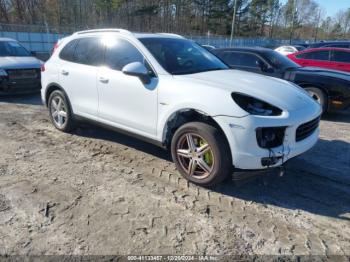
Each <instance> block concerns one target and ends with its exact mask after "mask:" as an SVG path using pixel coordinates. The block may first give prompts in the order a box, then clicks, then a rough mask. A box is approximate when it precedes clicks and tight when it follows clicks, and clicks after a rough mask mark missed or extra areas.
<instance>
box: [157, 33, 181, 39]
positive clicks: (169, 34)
mask: <svg viewBox="0 0 350 262" xmlns="http://www.w3.org/2000/svg"><path fill="white" fill-rule="evenodd" d="M157 34H158V35H165V36H166V35H168V36H174V37H178V38H185V37H183V36H182V35H177V34H171V33H157Z"/></svg>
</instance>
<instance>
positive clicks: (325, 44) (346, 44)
mask: <svg viewBox="0 0 350 262" xmlns="http://www.w3.org/2000/svg"><path fill="white" fill-rule="evenodd" d="M320 47H336V48H350V41H327V42H318V43H314V44H310V45H308V48H320Z"/></svg>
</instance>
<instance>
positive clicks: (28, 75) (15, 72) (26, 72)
mask: <svg viewBox="0 0 350 262" xmlns="http://www.w3.org/2000/svg"><path fill="white" fill-rule="evenodd" d="M7 74H8V77H9V80H15V79H33V78H39V77H40V70H39V69H9V70H7Z"/></svg>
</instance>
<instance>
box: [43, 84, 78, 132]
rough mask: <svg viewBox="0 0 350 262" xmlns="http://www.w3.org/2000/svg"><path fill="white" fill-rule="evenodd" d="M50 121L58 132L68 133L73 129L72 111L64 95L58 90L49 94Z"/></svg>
mask: <svg viewBox="0 0 350 262" xmlns="http://www.w3.org/2000/svg"><path fill="white" fill-rule="evenodd" d="M48 107H49V113H50V119H51V122H52V123H53V125H54V126H55V127H56V128H57V129H58V130H60V131H63V132H69V131H71V130H72V128H73V117H72V111H71V108H70V106H69V103H68V99H67V97H66V96H65V94H64V93H63V92H62V91H60V90H55V91H53V92H52V93H51V95H50V97H49V101H48Z"/></svg>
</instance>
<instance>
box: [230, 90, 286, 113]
mask: <svg viewBox="0 0 350 262" xmlns="http://www.w3.org/2000/svg"><path fill="white" fill-rule="evenodd" d="M232 98H233V101H235V102H236V104H237V105H239V106H240V107H241V108H242V109H243V110H244V111H246V112H248V113H249V114H252V115H258V116H279V115H281V114H282V110H281V109H279V108H278V107H275V106H273V105H270V104H269V103H266V102H264V101H262V100H260V99H257V98H254V97H252V96H248V95H244V94H241V93H232Z"/></svg>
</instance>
